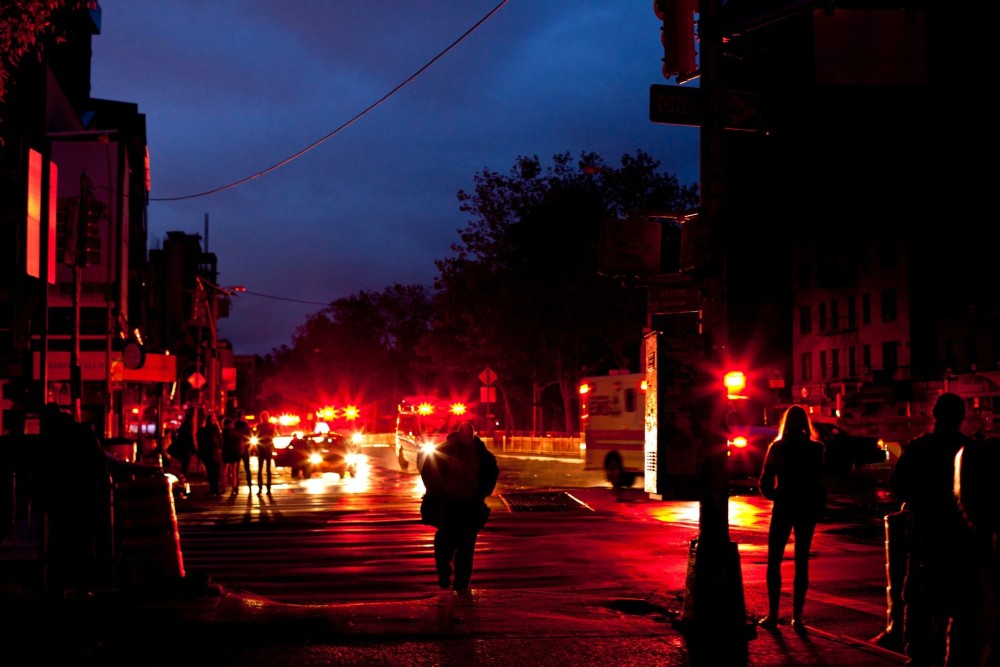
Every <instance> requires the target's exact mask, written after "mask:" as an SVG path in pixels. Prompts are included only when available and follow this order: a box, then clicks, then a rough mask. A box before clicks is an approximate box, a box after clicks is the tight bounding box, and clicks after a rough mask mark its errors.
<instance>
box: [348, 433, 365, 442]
mask: <svg viewBox="0 0 1000 667" xmlns="http://www.w3.org/2000/svg"><path fill="white" fill-rule="evenodd" d="M364 439H365V436H364V435H362V434H361V433H359V432H357V431H355V432H354V433H352V434H351V442H353V443H354V444H355V445H360V444H361V443H362V442H364Z"/></svg>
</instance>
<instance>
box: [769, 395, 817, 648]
mask: <svg viewBox="0 0 1000 667" xmlns="http://www.w3.org/2000/svg"><path fill="white" fill-rule="evenodd" d="M823 453H824V447H823V443H822V442H820V441H819V440H818V439H817V438H816V432H815V431H814V430H813V426H812V421H810V419H809V415H808V414H807V413H806V411H805V408H803V407H802V406H801V405H793V406H791V407H789V408H788V409H787V410H785V414H784V415H782V417H781V424H780V425H779V427H778V436H777V437H776V438H775V439H774V441H773V442H772V443H771V444H770V445H768V447H767V453H766V454H765V455H764V468H763V470H762V471H761V475H760V492H761V493H762V494H763V495H764V497H765V498H767V499H768V500H772V501H774V504H773V506H772V508H771V522H770V526H769V527H768V531H767V603H768V611H767V616H765V617H764V618H762V619H761V620H760V626H761V627H762V628H765V629H767V630H774V629H776V628H777V627H778V602H779V601H780V599H781V561H782V560H783V559H784V556H785V547H786V546H787V545H788V538H789V537H790V536H791V534H792V530H795V578H794V580H793V584H792V627H793V628H795V630H796V631H802V630H804V629H805V626H804V625H803V621H802V609H803V607H804V606H805V602H806V591H807V590H808V588H809V549H810V547H811V546H812V538H813V533H814V532H815V530H816V524H817V522H818V521H819V519H820V516H822V514H823V510H824V509H825V508H826V491H825V489H824V486H823Z"/></svg>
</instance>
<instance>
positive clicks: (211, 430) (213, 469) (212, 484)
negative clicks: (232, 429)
mask: <svg viewBox="0 0 1000 667" xmlns="http://www.w3.org/2000/svg"><path fill="white" fill-rule="evenodd" d="M195 442H196V444H197V445H198V458H199V459H200V460H201V462H202V463H203V464H204V465H205V479H206V480H208V495H210V496H217V495H219V475H220V474H221V473H222V430H221V429H220V428H219V420H218V419H217V418H216V417H215V415H214V414H211V413H209V414H207V415H205V417H204V419H203V420H202V423H201V426H200V427H199V428H198V430H197V431H196V432H195Z"/></svg>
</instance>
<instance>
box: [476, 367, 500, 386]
mask: <svg viewBox="0 0 1000 667" xmlns="http://www.w3.org/2000/svg"><path fill="white" fill-rule="evenodd" d="M479 381H480V382H482V383H483V384H487V385H488V384H493V383H494V382H496V381H497V374H496V373H494V372H493V369H492V368H490V367H489V366H487V367H486V370H484V371H483V372H482V373H480V374H479Z"/></svg>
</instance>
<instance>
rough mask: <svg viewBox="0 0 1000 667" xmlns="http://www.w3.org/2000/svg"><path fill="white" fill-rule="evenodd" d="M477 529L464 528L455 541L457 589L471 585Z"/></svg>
mask: <svg viewBox="0 0 1000 667" xmlns="http://www.w3.org/2000/svg"><path fill="white" fill-rule="evenodd" d="M476 537H477V532H476V531H475V530H463V531H461V532H460V533H458V535H457V540H456V543H455V547H456V548H455V590H456V591H460V590H464V589H466V588H468V587H469V581H470V580H471V579H472V559H473V557H474V556H475V553H476Z"/></svg>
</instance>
